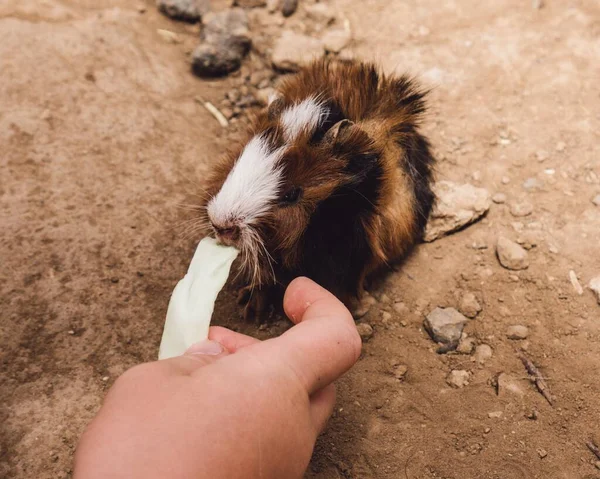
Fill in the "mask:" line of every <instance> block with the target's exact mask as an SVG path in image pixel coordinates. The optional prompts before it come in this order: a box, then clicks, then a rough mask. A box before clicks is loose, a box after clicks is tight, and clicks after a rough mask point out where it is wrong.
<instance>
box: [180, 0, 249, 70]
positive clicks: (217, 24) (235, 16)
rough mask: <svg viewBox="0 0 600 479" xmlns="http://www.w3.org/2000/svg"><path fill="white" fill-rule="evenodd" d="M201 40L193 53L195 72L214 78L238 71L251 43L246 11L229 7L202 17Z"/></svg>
mask: <svg viewBox="0 0 600 479" xmlns="http://www.w3.org/2000/svg"><path fill="white" fill-rule="evenodd" d="M201 39H202V41H201V43H200V45H198V47H197V48H196V50H194V53H193V54H192V68H193V71H194V73H195V74H196V75H198V76H202V77H214V76H222V75H226V74H228V73H231V72H232V71H235V70H237V69H238V68H239V67H240V66H241V64H242V59H243V58H244V57H245V56H246V54H247V53H248V51H249V50H250V45H251V44H252V40H251V38H250V31H249V30H248V16H247V15H246V12H245V11H244V10H243V9H242V8H231V9H228V10H224V11H221V12H218V13H209V14H208V15H206V16H205V18H204V28H203V29H202V34H201Z"/></svg>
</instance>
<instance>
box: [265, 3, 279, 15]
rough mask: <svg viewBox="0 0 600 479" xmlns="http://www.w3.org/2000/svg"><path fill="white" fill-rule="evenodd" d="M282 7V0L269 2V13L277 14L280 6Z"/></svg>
mask: <svg viewBox="0 0 600 479" xmlns="http://www.w3.org/2000/svg"><path fill="white" fill-rule="evenodd" d="M280 5H281V0H267V11H268V12H269V13H275V12H276V11H277V10H279V6H280Z"/></svg>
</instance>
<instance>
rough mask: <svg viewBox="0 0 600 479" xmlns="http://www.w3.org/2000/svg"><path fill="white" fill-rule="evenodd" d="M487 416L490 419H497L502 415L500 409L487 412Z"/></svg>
mask: <svg viewBox="0 0 600 479" xmlns="http://www.w3.org/2000/svg"><path fill="white" fill-rule="evenodd" d="M488 417H489V418H490V419H499V418H501V417H502V411H493V412H488Z"/></svg>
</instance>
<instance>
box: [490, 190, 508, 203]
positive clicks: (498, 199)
mask: <svg viewBox="0 0 600 479" xmlns="http://www.w3.org/2000/svg"><path fill="white" fill-rule="evenodd" d="M492 201H493V202H494V203H497V204H499V205H501V204H502V203H506V195H505V194H504V193H496V194H495V195H494V196H492Z"/></svg>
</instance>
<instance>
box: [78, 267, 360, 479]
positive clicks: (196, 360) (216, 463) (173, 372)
mask: <svg viewBox="0 0 600 479" xmlns="http://www.w3.org/2000/svg"><path fill="white" fill-rule="evenodd" d="M284 309H285V312H286V314H287V316H288V317H289V318H290V319H291V320H292V321H293V322H294V323H295V326H293V327H292V328H290V329H289V330H288V331H286V332H285V333H284V334H282V335H281V336H280V337H278V338H274V339H269V340H266V341H262V342H261V341H259V340H257V339H254V338H251V337H249V336H245V335H242V334H239V333H235V332H233V331H230V330H227V329H225V328H220V327H213V328H211V330H210V334H209V338H210V340H211V341H206V342H204V343H199V344H197V345H194V346H192V347H191V348H190V349H189V350H188V351H187V352H186V353H185V354H184V355H183V356H180V357H176V358H171V359H166V360H163V361H156V362H152V363H146V364H142V365H139V366H135V367H134V368H132V369H130V370H129V371H127V372H125V374H123V375H122V376H121V377H120V378H118V379H117V381H115V384H114V385H113V387H112V388H111V390H110V391H109V393H108V395H107V397H106V399H105V402H104V405H103V407H102V408H101V410H100V412H99V413H98V415H97V416H96V418H95V419H94V420H93V421H92V423H91V424H90V425H89V426H88V429H87V430H86V431H85V433H84V434H83V436H82V438H81V440H80V443H79V445H78V448H77V452H76V454H75V473H74V477H75V478H81V479H95V478H102V479H111V478H127V479H136V478H144V479H153V478H161V479H162V478H169V479H178V478H185V479H194V478H205V477H210V478H227V479H235V478H244V479H251V478H255V477H256V478H263V479H267V478H297V477H302V475H303V474H304V472H305V471H306V468H307V466H308V463H309V461H310V457H311V454H312V451H313V448H314V444H315V441H316V439H317V436H318V435H319V434H320V432H321V431H322V430H323V428H324V427H325V424H326V422H327V420H328V419H329V417H330V415H331V412H332V410H333V407H334V403H335V388H334V386H333V381H335V380H336V379H337V378H338V377H340V376H341V375H342V374H343V373H345V372H346V371H347V370H348V369H350V368H351V367H352V366H353V365H354V363H355V362H356V360H357V359H358V357H359V355H360V350H361V340H360V337H359V335H358V333H357V331H356V327H355V324H354V321H353V319H352V316H351V314H350V312H349V311H348V310H347V309H346V308H345V307H344V306H343V304H342V303H341V302H339V301H338V300H337V299H336V298H335V297H334V296H333V295H332V294H330V293H329V292H327V291H325V290H324V289H323V288H321V287H320V286H318V285H316V284H315V283H313V282H312V281H310V280H308V279H306V278H299V279H297V280H295V281H293V282H292V284H290V286H289V288H288V290H287V291H286V295H285V298H284Z"/></svg>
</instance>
